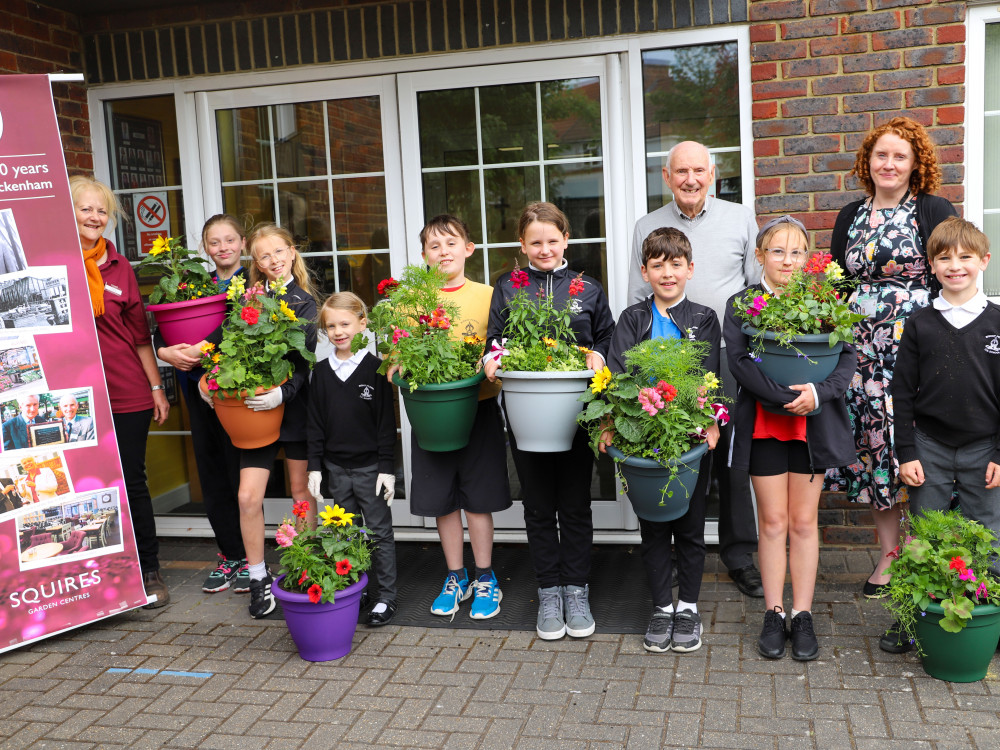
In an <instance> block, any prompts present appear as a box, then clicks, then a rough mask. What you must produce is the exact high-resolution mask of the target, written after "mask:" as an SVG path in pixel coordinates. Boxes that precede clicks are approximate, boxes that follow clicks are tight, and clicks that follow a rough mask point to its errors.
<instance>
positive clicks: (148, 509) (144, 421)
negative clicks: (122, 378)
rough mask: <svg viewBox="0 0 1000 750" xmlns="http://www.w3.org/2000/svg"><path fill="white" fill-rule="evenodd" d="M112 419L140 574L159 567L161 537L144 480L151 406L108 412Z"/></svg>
mask: <svg viewBox="0 0 1000 750" xmlns="http://www.w3.org/2000/svg"><path fill="white" fill-rule="evenodd" d="M111 418H112V420H113V421H114V423H115V438H116V439H117V441H118V453H119V454H121V458H122V472H123V474H124V478H125V492H126V493H127V494H128V508H129V514H130V515H131V517H132V530H133V531H134V532H135V545H136V548H137V549H138V552H139V566H140V567H141V568H142V572H143V574H146V573H152V572H154V571H157V570H159V569H160V559H159V556H160V540H159V539H157V538H156V520H155V519H154V517H153V500H152V498H151V497H150V496H149V485H147V484H146V438H147V437H149V423H150V422H151V421H152V419H153V410H152V409H144V410H143V411H130V412H126V413H124V414H115V413H112V415H111Z"/></svg>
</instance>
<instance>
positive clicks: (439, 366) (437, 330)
mask: <svg viewBox="0 0 1000 750" xmlns="http://www.w3.org/2000/svg"><path fill="white" fill-rule="evenodd" d="M445 281H446V275H445V273H444V272H443V271H441V270H439V269H438V268H437V267H434V268H427V267H425V266H406V267H405V268H404V269H403V273H402V275H401V277H400V280H399V281H398V282H397V281H395V280H394V279H386V280H385V281H383V282H382V283H381V284H379V291H380V292H381V293H383V294H385V295H386V299H384V300H382V301H381V302H379V303H378V304H377V305H375V307H374V308H372V310H371V311H370V313H369V316H368V322H369V327H370V328H371V330H372V331H373V332H374V335H375V346H376V348H377V350H378V352H379V354H381V355H382V364H381V366H380V367H379V372H380V373H382V374H383V375H384V374H385V373H386V372H388V370H389V368H390V367H398V368H399V371H400V377H402V378H403V379H404V380H406V381H407V382H408V383H409V384H410V390H411V391H412V390H416V389H417V388H419V387H420V386H422V385H427V384H429V383H451V382H454V381H456V380H464V379H465V378H470V377H472V376H473V375H475V374H476V371H477V369H478V367H479V363H480V359H481V358H482V356H483V341H482V339H480V338H479V337H478V336H466V337H464V338H456V337H455V335H454V334H453V331H452V321H453V320H455V319H456V318H458V316H459V315H460V314H461V311H460V310H459V308H458V306H457V305H456V304H455V303H453V302H447V301H443V300H441V299H440V297H439V294H438V292H439V290H440V289H441V287H442V286H444V283H445ZM364 345H365V344H364V342H363V341H361V340H357V339H356V340H355V341H353V342H352V345H351V348H352V350H354V351H357V350H358V349H360V348H363V347H364Z"/></svg>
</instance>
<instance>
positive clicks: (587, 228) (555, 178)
mask: <svg viewBox="0 0 1000 750" xmlns="http://www.w3.org/2000/svg"><path fill="white" fill-rule="evenodd" d="M545 182H546V188H545V189H546V195H547V196H548V199H549V200H550V201H551V202H552V203H555V204H556V205H557V206H559V208H561V209H562V211H563V213H565V214H566V217H567V218H568V219H569V226H570V235H571V236H573V237H579V238H583V237H602V238H603V237H604V170H603V169H601V165H600V164H599V163H597V164H591V163H586V164H567V165H565V166H559V167H551V166H549V167H546V168H545Z"/></svg>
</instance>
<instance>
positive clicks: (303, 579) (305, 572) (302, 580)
mask: <svg viewBox="0 0 1000 750" xmlns="http://www.w3.org/2000/svg"><path fill="white" fill-rule="evenodd" d="M308 577H309V571H308V570H303V571H302V575H300V576H299V586H301V585H302V584H303V583H305V582H306V579H307V578H308Z"/></svg>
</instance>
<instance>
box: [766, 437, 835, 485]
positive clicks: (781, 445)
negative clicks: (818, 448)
mask: <svg viewBox="0 0 1000 750" xmlns="http://www.w3.org/2000/svg"><path fill="white" fill-rule="evenodd" d="M826 468H827V467H820V466H816V467H811V466H810V465H809V448H808V447H807V446H806V443H805V441H804V440H778V439H776V438H755V439H754V440H753V442H751V443H750V476H752V477H776V476H778V475H780V474H822V473H823V471H825V470H826Z"/></svg>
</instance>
